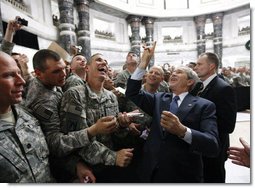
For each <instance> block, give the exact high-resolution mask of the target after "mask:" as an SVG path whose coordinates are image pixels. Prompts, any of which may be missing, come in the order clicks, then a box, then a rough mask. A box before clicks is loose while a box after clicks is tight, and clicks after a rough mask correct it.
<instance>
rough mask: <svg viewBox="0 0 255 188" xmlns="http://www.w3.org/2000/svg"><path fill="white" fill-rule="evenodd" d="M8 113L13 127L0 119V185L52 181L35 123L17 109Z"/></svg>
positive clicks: (45, 145) (30, 116)
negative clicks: (10, 114)
mask: <svg viewBox="0 0 255 188" xmlns="http://www.w3.org/2000/svg"><path fill="white" fill-rule="evenodd" d="M12 110H13V113H14V116H15V119H16V123H15V124H13V123H10V122H6V121H4V120H1V119H0V182H2V183H3V182H5V183H28V182H41V183H42V182H53V178H52V177H51V173H50V168H49V162H48V155H49V150H48V147H47V143H46V140H45V138H44V135H43V132H42V130H41V127H40V124H39V121H38V120H37V119H35V118H34V117H33V116H32V115H31V114H30V113H29V112H27V111H25V110H24V109H23V108H21V107H19V106H13V107H12Z"/></svg>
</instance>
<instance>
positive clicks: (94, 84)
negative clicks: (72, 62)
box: [60, 54, 133, 182]
mask: <svg viewBox="0 0 255 188" xmlns="http://www.w3.org/2000/svg"><path fill="white" fill-rule="evenodd" d="M86 71H87V83H86V84H85V85H80V86H76V87H73V88H70V89H69V90H68V91H66V92H65V93H64V95H63V98H62V103H61V110H60V117H61V118H60V119H61V120H62V123H61V125H63V129H64V130H65V131H79V130H81V129H84V128H87V127H90V126H91V125H93V124H94V123H95V122H96V121H97V120H98V119H100V118H102V117H104V118H105V121H106V120H107V119H111V120H113V121H115V122H116V123H117V124H118V122H119V125H118V126H117V127H118V128H116V132H115V133H114V134H108V135H98V136H97V137H94V138H93V141H92V143H91V144H90V145H88V146H87V147H84V148H82V149H81V150H80V152H79V154H80V156H82V158H83V159H85V160H86V161H87V162H89V163H90V164H91V165H93V168H94V169H96V168H95V165H96V164H101V166H100V167H99V168H98V171H97V172H98V173H96V177H97V180H98V181H99V182H118V181H119V180H118V178H117V177H114V175H116V176H118V175H119V174H118V173H117V172H115V171H116V169H119V168H116V167H113V166H119V167H125V166H127V165H128V164H129V163H130V161H131V159H132V156H133V154H132V151H133V149H131V148H127V149H121V150H119V151H117V152H116V151H114V143H113V139H112V137H114V136H121V137H122V136H125V135H126V133H127V130H126V129H125V127H126V126H127V123H129V120H128V118H127V117H126V116H124V118H127V119H124V120H123V116H121V115H119V117H118V121H116V118H115V117H116V116H117V115H118V112H119V110H118V102H117V99H116V96H115V95H114V94H113V93H112V92H111V91H108V90H106V89H104V88H103V84H104V81H105V79H106V78H107V61H106V60H105V59H104V57H103V55H101V54H95V55H93V56H92V57H91V58H90V60H89V61H88V63H87V66H86ZM123 123H124V124H123ZM123 125H124V127H123V128H122V126H123ZM102 164H103V165H102ZM121 169H123V168H121ZM119 170H120V169H119ZM117 171H118V170H117ZM122 171H123V170H122ZM114 172H115V173H114ZM119 173H121V170H120V172H119ZM113 174H114V175H113Z"/></svg>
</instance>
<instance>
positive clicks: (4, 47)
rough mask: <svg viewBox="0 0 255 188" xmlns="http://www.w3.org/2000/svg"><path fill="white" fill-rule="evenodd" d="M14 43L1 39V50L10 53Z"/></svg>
mask: <svg viewBox="0 0 255 188" xmlns="http://www.w3.org/2000/svg"><path fill="white" fill-rule="evenodd" d="M14 45H15V44H14V43H11V42H8V41H6V40H5V39H3V41H2V45H1V50H2V51H3V52H5V53H7V54H9V55H11V53H12V50H13V47H14Z"/></svg>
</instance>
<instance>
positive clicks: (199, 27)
mask: <svg viewBox="0 0 255 188" xmlns="http://www.w3.org/2000/svg"><path fill="white" fill-rule="evenodd" d="M205 21H206V15H201V16H195V17H194V22H195V25H196V31H197V55H198V56H199V55H200V54H202V53H204V52H205Z"/></svg>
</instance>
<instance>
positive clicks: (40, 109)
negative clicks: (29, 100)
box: [35, 106, 53, 120]
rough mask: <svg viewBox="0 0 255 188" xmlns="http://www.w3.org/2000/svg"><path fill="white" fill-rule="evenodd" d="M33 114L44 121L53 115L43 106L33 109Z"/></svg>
mask: <svg viewBox="0 0 255 188" xmlns="http://www.w3.org/2000/svg"><path fill="white" fill-rule="evenodd" d="M35 113H36V114H37V115H38V116H39V118H42V119H44V120H49V119H50V118H51V116H52V114H53V112H52V111H50V110H48V109H46V108H45V107H43V106H39V107H38V108H36V109H35Z"/></svg>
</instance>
